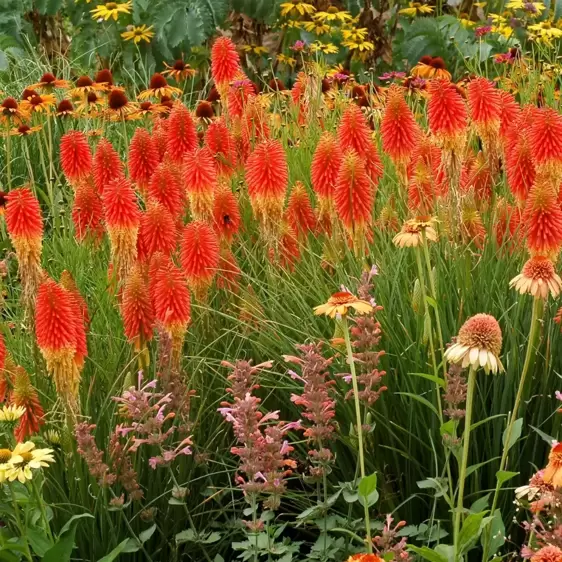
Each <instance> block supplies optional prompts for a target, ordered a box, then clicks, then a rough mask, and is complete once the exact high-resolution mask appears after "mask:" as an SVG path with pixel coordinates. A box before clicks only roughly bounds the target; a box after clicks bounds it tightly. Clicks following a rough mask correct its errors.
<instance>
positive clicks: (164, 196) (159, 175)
mask: <svg viewBox="0 0 562 562" xmlns="http://www.w3.org/2000/svg"><path fill="white" fill-rule="evenodd" d="M172 166H173V165H172V164H169V163H167V162H161V163H160V164H158V166H157V167H156V170H154V174H153V175H152V178H150V184H149V186H148V196H149V197H150V198H152V199H156V200H158V201H160V203H162V205H164V207H166V209H168V211H169V212H170V213H171V215H172V216H173V217H174V219H175V220H176V221H181V219H182V217H183V214H184V210H185V204H184V196H183V192H182V188H181V184H180V182H179V181H178V179H177V177H176V175H175V174H174V173H173V171H172Z"/></svg>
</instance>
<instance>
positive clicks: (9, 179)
mask: <svg viewBox="0 0 562 562" xmlns="http://www.w3.org/2000/svg"><path fill="white" fill-rule="evenodd" d="M6 185H7V186H8V189H7V191H10V190H11V189H12V137H11V135H10V131H9V130H8V131H7V134H6Z"/></svg>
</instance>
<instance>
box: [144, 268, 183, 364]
mask: <svg viewBox="0 0 562 562" xmlns="http://www.w3.org/2000/svg"><path fill="white" fill-rule="evenodd" d="M152 295H153V304H154V312H155V316H156V321H157V322H158V323H159V325H160V327H161V329H163V330H165V331H166V332H167V334H168V335H169V336H170V338H171V340H172V363H173V365H172V367H174V366H175V367H176V368H177V367H179V362H180V358H181V348H182V346H183V339H184V337H185V332H186V331H187V326H188V325H189V322H190V320H191V299H190V297H189V289H188V288H187V283H186V281H185V276H184V275H183V274H182V272H181V271H180V270H179V269H178V268H177V267H176V266H175V265H174V264H173V263H172V261H171V260H170V259H169V258H168V259H167V260H166V261H165V262H164V263H161V264H160V265H159V267H158V269H157V271H156V275H155V282H154V287H153V292H152Z"/></svg>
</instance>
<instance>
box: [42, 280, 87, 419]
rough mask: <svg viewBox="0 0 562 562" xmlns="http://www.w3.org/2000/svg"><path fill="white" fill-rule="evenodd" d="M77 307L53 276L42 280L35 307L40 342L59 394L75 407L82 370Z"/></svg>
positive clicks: (66, 402) (72, 407) (71, 406)
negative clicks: (77, 359) (78, 360)
mask: <svg viewBox="0 0 562 562" xmlns="http://www.w3.org/2000/svg"><path fill="white" fill-rule="evenodd" d="M74 315H75V310H74V307H73V303H72V299H71V296H70V293H69V292H68V291H66V290H65V289H63V288H62V287H61V286H60V285H59V284H58V283H56V282H55V281H53V280H52V279H46V280H45V281H43V283H41V285H40V287H39V291H38V293H37V303H36V310H35V337H36V340H37V346H38V347H39V349H40V350H41V354H42V355H43V357H44V358H45V361H46V363H47V371H48V372H49V374H50V375H51V376H52V377H53V380H54V383H55V387H56V389H57V394H58V395H59V396H60V397H61V398H62V399H63V401H64V402H65V405H66V406H67V407H68V408H69V409H70V410H74V409H75V408H76V407H77V405H78V387H79V384H80V371H79V370H78V367H77V365H76V363H75V361H74V356H75V354H76V331H75V328H76V323H75V318H74Z"/></svg>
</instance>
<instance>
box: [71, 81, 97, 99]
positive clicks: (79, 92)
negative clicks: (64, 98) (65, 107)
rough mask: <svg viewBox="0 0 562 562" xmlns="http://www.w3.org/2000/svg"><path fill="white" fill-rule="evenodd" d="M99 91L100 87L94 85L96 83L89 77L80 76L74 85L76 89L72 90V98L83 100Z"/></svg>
mask: <svg viewBox="0 0 562 562" xmlns="http://www.w3.org/2000/svg"><path fill="white" fill-rule="evenodd" d="M96 90H99V86H98V85H97V84H94V81H93V80H92V79H91V78H90V77H89V76H80V78H78V80H76V83H75V85H74V88H72V89H71V90H70V95H71V96H72V97H80V98H83V97H84V96H85V95H86V94H87V93H89V92H94V91H96Z"/></svg>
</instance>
